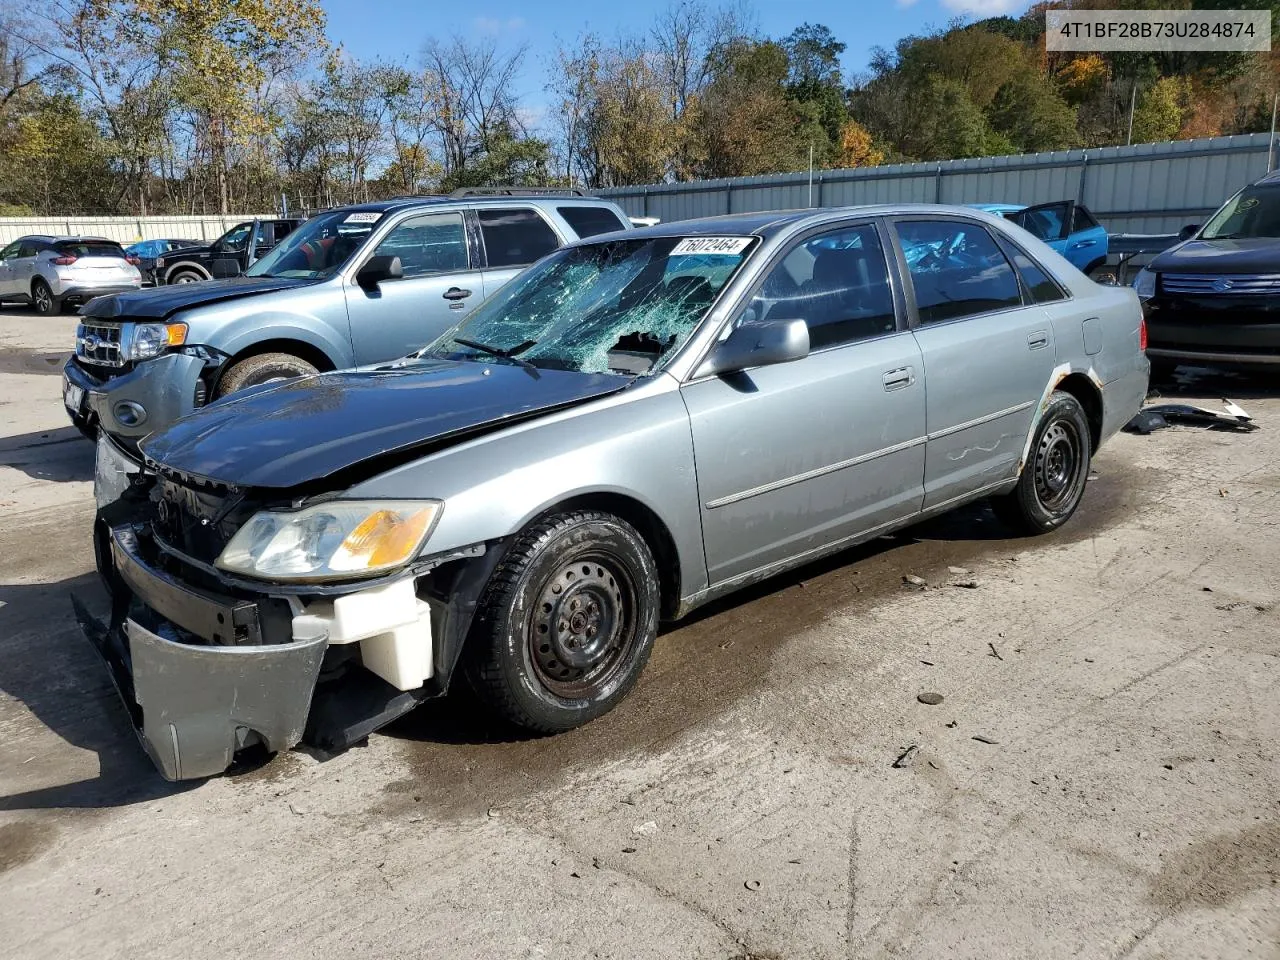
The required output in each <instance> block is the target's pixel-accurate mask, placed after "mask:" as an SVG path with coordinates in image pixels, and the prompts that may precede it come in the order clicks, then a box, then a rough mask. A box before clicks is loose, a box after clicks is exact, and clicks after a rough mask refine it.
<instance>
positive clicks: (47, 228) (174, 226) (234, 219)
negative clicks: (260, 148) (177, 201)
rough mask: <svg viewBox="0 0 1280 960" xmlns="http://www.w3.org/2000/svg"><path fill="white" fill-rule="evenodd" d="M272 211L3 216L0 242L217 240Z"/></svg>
mask: <svg viewBox="0 0 1280 960" xmlns="http://www.w3.org/2000/svg"><path fill="white" fill-rule="evenodd" d="M271 216H273V214H270V213H265V214H264V213H237V214H228V215H227V216H225V217H224V216H219V215H218V214H207V215H201V216H192V217H0V244H6V243H8V242H9V241H11V240H16V239H18V237H25V236H27V235H28V234H33V233H34V234H45V235H46V236H90V237H106V238H107V239H108V240H117V241H119V242H120V243H123V244H130V243H135V242H136V241H138V240H152V239H162V238H169V237H172V238H173V239H175V240H216V239H217V238H218V237H220V236H222V235H223V234H224V233H226V232H227V231H228V230H230V229H231V228H232V227H234V226H235V225H236V224H237V223H243V222H244V221H245V220H252V219H254V218H256V217H271Z"/></svg>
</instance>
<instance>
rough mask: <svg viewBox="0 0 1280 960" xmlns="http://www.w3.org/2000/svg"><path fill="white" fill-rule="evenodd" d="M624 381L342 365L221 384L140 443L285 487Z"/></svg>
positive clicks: (158, 460)
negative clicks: (214, 397)
mask: <svg viewBox="0 0 1280 960" xmlns="http://www.w3.org/2000/svg"><path fill="white" fill-rule="evenodd" d="M630 382H631V380H630V379H629V378H626V377H620V376H616V375H610V374H589V373H575V372H573V371H565V370H539V371H537V376H536V377H535V376H534V375H533V374H532V373H531V372H530V371H528V370H525V369H523V368H521V367H517V366H514V365H509V364H504V363H493V364H488V363H479V362H473V361H457V360H424V361H421V362H418V363H412V364H408V365H405V366H401V367H389V366H388V367H380V368H375V369H364V370H347V371H341V372H338V373H325V374H320V375H318V376H314V377H306V378H303V379H299V380H290V381H287V382H285V383H282V384H279V385H278V386H275V387H271V388H269V389H256V390H251V391H250V392H248V393H246V394H245V395H243V396H236V395H234V394H233V395H232V396H231V397H229V398H227V399H226V400H221V401H218V402H216V403H214V404H211V405H210V406H208V407H205V408H204V409H202V410H198V411H197V412H196V413H194V414H192V415H191V416H189V417H185V418H183V419H182V420H179V421H177V422H176V423H174V424H173V425H172V426H170V427H169V428H167V429H165V430H162V431H160V432H158V433H155V434H152V435H151V436H150V437H148V438H147V439H146V440H144V441H143V442H142V445H141V447H142V452H143V453H144V454H145V455H146V457H147V458H148V460H149V461H152V462H153V463H154V464H155V465H157V466H159V467H160V468H163V469H164V470H167V471H171V472H177V473H181V474H188V475H194V476H196V477H202V478H204V479H207V480H213V481H217V482H219V483H223V484H227V485H229V486H234V487H267V488H276V489H285V488H290V487H299V486H303V485H306V484H310V483H314V482H316V481H319V480H323V479H325V478H326V477H330V476H332V475H333V474H335V473H338V472H340V471H344V470H347V469H348V468H353V467H357V468H358V467H361V466H362V465H366V463H367V462H368V461H371V460H374V459H375V458H379V457H383V456H385V455H388V454H396V453H407V452H410V451H415V450H422V449H424V448H426V447H428V446H435V445H438V444H440V443H443V442H446V441H450V440H455V441H456V440H461V439H462V438H464V437H467V436H474V435H475V434H476V433H478V432H481V431H483V430H486V429H493V428H495V427H500V426H506V425H508V424H510V423H514V422H517V421H518V420H521V419H527V418H528V417H530V416H533V415H535V414H538V413H546V412H549V411H551V410H555V409H558V408H563V407H566V406H569V405H572V404H575V403H581V402H584V401H586V400H591V399H594V398H596V397H602V396H605V395H606V394H610V393H614V392H615V391H618V390H621V389H623V388H624V387H626V386H627V385H628V384H629V383H630ZM373 469H376V467H372V466H371V470H373Z"/></svg>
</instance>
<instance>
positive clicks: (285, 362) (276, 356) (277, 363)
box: [215, 353, 319, 397]
mask: <svg viewBox="0 0 1280 960" xmlns="http://www.w3.org/2000/svg"><path fill="white" fill-rule="evenodd" d="M317 372H319V371H317V370H316V368H315V367H314V366H312V365H311V364H309V363H307V361H305V360H302V359H300V358H298V357H295V356H294V355H293V354H291V353H261V354H258V356H256V357H249V358H248V359H247V360H241V361H240V362H239V363H237V364H236V365H235V366H233V367H232V368H231V369H230V370H228V371H227V372H226V373H224V374H223V375H222V379H221V380H220V381H218V389H217V391H216V394H215V397H225V396H226V395H227V394H229V393H235V392H236V391H237V390H243V389H244V388H245V387H256V386H258V385H259V384H263V383H270V382H271V381H273V380H291V379H293V378H294V377H309V376H312V375H313V374H315V373H317Z"/></svg>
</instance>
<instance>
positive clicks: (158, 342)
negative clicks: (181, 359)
mask: <svg viewBox="0 0 1280 960" xmlns="http://www.w3.org/2000/svg"><path fill="white" fill-rule="evenodd" d="M186 342H187V325H186V324H185V323H139V324H135V325H134V328H133V336H132V337H130V338H129V351H128V356H127V357H126V359H128V360H150V359H151V358H152V357H158V356H160V354H162V353H164V352H165V350H167V349H169V347H180V346H182V345H183V344H184V343H186Z"/></svg>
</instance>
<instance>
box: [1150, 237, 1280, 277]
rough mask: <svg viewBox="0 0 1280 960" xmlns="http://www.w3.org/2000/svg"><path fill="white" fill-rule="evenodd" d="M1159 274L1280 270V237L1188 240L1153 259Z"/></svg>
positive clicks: (1278, 271) (1269, 271)
mask: <svg viewBox="0 0 1280 960" xmlns="http://www.w3.org/2000/svg"><path fill="white" fill-rule="evenodd" d="M1148 269H1150V270H1152V271H1155V272H1157V273H1280V237H1248V238H1245V237H1242V238H1240V239H1239V240H1187V241H1185V242H1183V243H1180V244H1178V245H1177V246H1175V247H1170V248H1169V249H1168V250H1166V251H1165V252H1164V253H1162V254H1160V256H1158V257H1156V258H1155V259H1154V260H1152V261H1151V264H1150V267H1149V268H1148Z"/></svg>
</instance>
